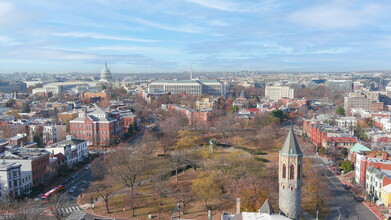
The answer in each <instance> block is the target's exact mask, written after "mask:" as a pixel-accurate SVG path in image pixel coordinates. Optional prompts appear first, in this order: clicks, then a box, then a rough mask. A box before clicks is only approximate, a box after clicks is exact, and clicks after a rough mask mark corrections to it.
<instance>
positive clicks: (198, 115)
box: [162, 104, 210, 125]
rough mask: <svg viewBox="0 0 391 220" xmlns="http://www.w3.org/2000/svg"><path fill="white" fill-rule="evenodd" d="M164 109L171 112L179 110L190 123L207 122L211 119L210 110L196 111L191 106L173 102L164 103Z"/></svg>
mask: <svg viewBox="0 0 391 220" xmlns="http://www.w3.org/2000/svg"><path fill="white" fill-rule="evenodd" d="M162 109H163V110H167V111H170V112H178V113H180V114H182V115H184V116H186V118H187V119H188V120H189V125H194V124H201V123H207V122H208V121H209V119H210V112H208V111H205V112H203V111H195V110H193V109H190V108H186V107H183V106H179V105H173V104H166V105H165V104H162Z"/></svg>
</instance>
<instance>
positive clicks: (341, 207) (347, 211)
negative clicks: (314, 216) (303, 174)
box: [304, 154, 378, 220]
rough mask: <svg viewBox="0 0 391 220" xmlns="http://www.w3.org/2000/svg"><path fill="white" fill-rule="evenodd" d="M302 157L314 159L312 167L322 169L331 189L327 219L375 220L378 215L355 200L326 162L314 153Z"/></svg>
mask: <svg viewBox="0 0 391 220" xmlns="http://www.w3.org/2000/svg"><path fill="white" fill-rule="evenodd" d="M304 157H309V158H312V159H313V160H314V164H313V165H312V166H313V169H320V170H322V171H324V172H323V173H324V177H325V180H326V183H327V185H328V187H329V189H330V190H331V193H332V197H331V201H329V203H328V204H329V215H328V216H327V218H326V219H327V220H332V219H338V220H345V219H362V220H364V219H365V220H377V219H378V217H377V216H376V215H375V214H373V212H372V211H371V210H370V209H368V208H367V207H366V206H365V205H364V204H363V203H362V202H357V201H356V200H355V199H354V198H353V196H354V194H353V193H352V192H351V191H350V190H346V189H345V188H344V187H343V183H342V182H341V181H340V180H339V178H338V177H337V176H335V174H334V173H333V172H332V171H330V170H329V169H328V167H327V166H328V165H327V163H325V161H324V160H322V159H321V158H319V157H317V156H316V155H314V154H308V155H305V156H304Z"/></svg>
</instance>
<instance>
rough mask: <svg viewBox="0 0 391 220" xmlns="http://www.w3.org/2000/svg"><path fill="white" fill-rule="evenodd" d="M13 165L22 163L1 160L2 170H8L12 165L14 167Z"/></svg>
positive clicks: (0, 168) (0, 167) (0, 166)
mask: <svg viewBox="0 0 391 220" xmlns="http://www.w3.org/2000/svg"><path fill="white" fill-rule="evenodd" d="M13 166H21V164H20V163H16V162H8V161H4V160H3V161H2V162H0V170H3V171H6V170H7V169H9V168H10V167H13Z"/></svg>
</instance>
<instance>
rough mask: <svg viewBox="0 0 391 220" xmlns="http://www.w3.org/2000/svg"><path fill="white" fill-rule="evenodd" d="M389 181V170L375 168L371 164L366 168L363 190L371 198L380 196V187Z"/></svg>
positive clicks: (390, 175) (390, 172) (390, 171)
mask: <svg viewBox="0 0 391 220" xmlns="http://www.w3.org/2000/svg"><path fill="white" fill-rule="evenodd" d="M390 183H391V170H383V169H377V168H375V167H374V166H371V167H369V168H368V169H367V172H366V178H365V192H367V193H368V195H369V196H370V197H371V198H372V199H379V198H381V197H382V196H381V188H382V187H383V186H387V185H389V184H390Z"/></svg>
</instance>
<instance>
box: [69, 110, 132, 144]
mask: <svg viewBox="0 0 391 220" xmlns="http://www.w3.org/2000/svg"><path fill="white" fill-rule="evenodd" d="M69 126H70V133H71V135H72V136H74V137H75V138H76V139H82V140H87V141H88V145H95V146H102V145H111V144H115V143H117V142H118V141H119V140H120V138H122V136H123V134H124V117H123V116H122V115H120V114H119V112H107V111H106V110H105V109H103V108H100V107H96V108H92V109H89V110H87V109H84V111H83V112H81V113H80V114H79V117H78V118H76V119H73V120H71V121H69Z"/></svg>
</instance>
